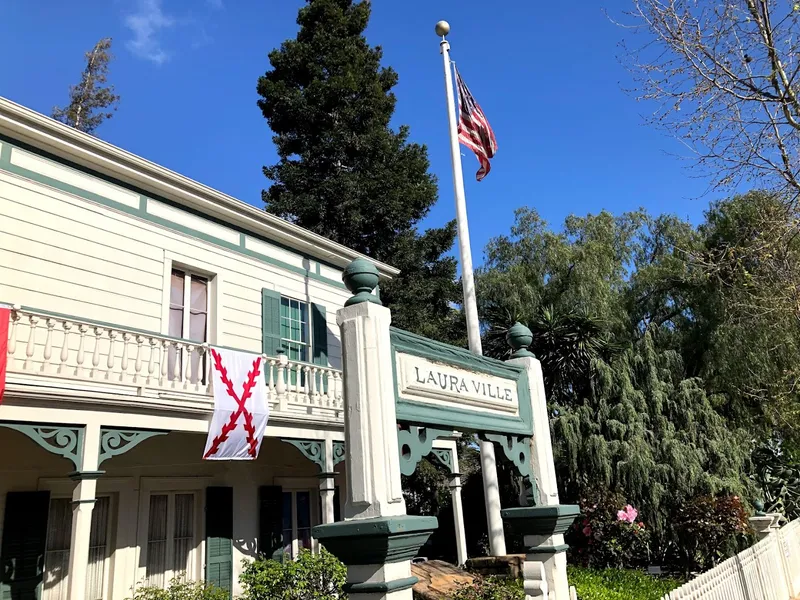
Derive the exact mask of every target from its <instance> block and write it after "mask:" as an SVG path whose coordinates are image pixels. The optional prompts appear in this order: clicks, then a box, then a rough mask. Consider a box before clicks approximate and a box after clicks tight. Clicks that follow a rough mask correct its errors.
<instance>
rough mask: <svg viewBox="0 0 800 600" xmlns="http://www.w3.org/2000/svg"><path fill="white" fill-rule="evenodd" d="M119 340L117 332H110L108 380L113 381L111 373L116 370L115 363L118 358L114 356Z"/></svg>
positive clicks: (107, 360) (107, 361) (107, 363)
mask: <svg viewBox="0 0 800 600" xmlns="http://www.w3.org/2000/svg"><path fill="white" fill-rule="evenodd" d="M116 339H117V332H116V331H115V330H113V329H109V330H108V357H107V358H106V379H107V380H108V381H111V371H113V370H114V363H115V361H116V359H117V357H116V356H115V355H114V354H115V352H114V346H115V344H114V341H115V340H116Z"/></svg>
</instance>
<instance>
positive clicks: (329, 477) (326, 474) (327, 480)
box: [319, 438, 336, 523]
mask: <svg viewBox="0 0 800 600" xmlns="http://www.w3.org/2000/svg"><path fill="white" fill-rule="evenodd" d="M334 475H335V473H334V472H333V442H332V440H331V439H330V438H328V439H326V440H325V468H324V469H323V471H322V473H320V474H319V497H320V501H321V504H322V514H321V515H320V521H321V522H322V523H333V521H334V515H335V514H336V513H335V512H334V507H333V498H334V493H335V492H336V483H335V482H334V479H333V478H334Z"/></svg>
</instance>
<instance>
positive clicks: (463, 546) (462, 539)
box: [450, 444, 469, 566]
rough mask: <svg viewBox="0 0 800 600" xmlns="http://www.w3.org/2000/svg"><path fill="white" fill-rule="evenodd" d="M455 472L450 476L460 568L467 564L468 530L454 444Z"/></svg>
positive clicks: (452, 458)
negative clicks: (465, 522) (465, 524)
mask: <svg viewBox="0 0 800 600" xmlns="http://www.w3.org/2000/svg"><path fill="white" fill-rule="evenodd" d="M451 460H452V462H453V472H452V474H451V475H450V501H451V502H452V504H453V521H454V522H455V532H456V557H457V558H458V566H462V565H464V564H466V562H467V558H469V557H468V556H467V530H466V529H465V527H464V505H463V504H462V503H461V475H460V474H459V472H458V447H457V446H456V444H453V449H452V450H451Z"/></svg>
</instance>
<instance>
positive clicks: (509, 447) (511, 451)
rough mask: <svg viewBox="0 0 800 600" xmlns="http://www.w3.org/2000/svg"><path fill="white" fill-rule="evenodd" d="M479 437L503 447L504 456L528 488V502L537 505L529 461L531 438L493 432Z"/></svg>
mask: <svg viewBox="0 0 800 600" xmlns="http://www.w3.org/2000/svg"><path fill="white" fill-rule="evenodd" d="M481 437H483V438H484V439H486V440H488V441H490V442H495V443H496V444H498V445H499V446H500V447H501V448H502V449H503V453H504V454H505V455H506V458H507V459H508V460H510V461H511V462H512V463H513V464H514V466H515V467H516V468H517V471H518V472H519V474H520V475H521V476H522V478H523V479H524V480H525V482H526V484H527V485H528V486H529V489H528V490H526V495H527V496H528V500H529V502H530V503H531V504H532V505H538V504H539V502H540V496H539V486H538V485H537V483H536V477H535V476H534V474H533V466H532V463H531V439H530V438H527V437H517V436H514V435H499V434H493V433H486V434H483V435H482V436H481Z"/></svg>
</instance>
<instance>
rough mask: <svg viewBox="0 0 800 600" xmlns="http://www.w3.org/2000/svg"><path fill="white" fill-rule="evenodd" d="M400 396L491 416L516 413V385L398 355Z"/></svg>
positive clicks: (501, 379)
mask: <svg viewBox="0 0 800 600" xmlns="http://www.w3.org/2000/svg"><path fill="white" fill-rule="evenodd" d="M396 356H397V386H398V390H397V391H398V394H399V396H400V397H401V398H405V399H407V400H417V401H421V402H426V403H432V404H444V405H452V406H458V407H461V408H467V407H471V408H480V409H483V410H484V411H485V412H489V413H501V414H506V415H507V414H516V413H517V412H518V410H519V399H518V395H517V382H516V381H515V380H513V379H506V378H504V377H497V376H494V375H488V374H486V373H482V372H474V371H468V370H466V369H461V368H458V367H454V366H452V365H447V364H443V363H439V362H435V361H432V360H428V359H426V358H422V357H419V356H415V355H412V354H404V353H400V352H398V353H397V355H396Z"/></svg>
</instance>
